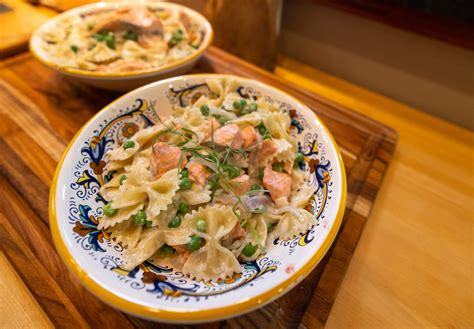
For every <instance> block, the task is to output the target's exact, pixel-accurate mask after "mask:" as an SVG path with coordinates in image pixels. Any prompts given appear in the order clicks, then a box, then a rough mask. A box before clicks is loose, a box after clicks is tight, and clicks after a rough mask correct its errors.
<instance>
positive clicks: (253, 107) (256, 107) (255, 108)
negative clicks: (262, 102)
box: [250, 103, 258, 112]
mask: <svg viewBox="0 0 474 329" xmlns="http://www.w3.org/2000/svg"><path fill="white" fill-rule="evenodd" d="M257 109H258V105H257V103H252V104H250V111H252V112H255V111H257Z"/></svg>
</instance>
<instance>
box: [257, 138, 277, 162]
mask: <svg viewBox="0 0 474 329" xmlns="http://www.w3.org/2000/svg"><path fill="white" fill-rule="evenodd" d="M276 150H277V147H276V145H275V143H273V141H272V140H270V139H266V140H264V141H263V142H262V146H261V147H260V150H259V152H258V163H259V164H262V163H265V162H266V161H267V160H268V159H269V158H270V157H271V156H272V155H273V154H275V152H276Z"/></svg>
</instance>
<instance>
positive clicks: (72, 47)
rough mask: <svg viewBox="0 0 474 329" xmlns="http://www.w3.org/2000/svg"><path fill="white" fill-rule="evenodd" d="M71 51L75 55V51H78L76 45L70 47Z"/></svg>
mask: <svg viewBox="0 0 474 329" xmlns="http://www.w3.org/2000/svg"><path fill="white" fill-rule="evenodd" d="M71 50H72V51H73V52H75V53H77V51H78V50H79V47H78V46H76V45H72V46H71Z"/></svg>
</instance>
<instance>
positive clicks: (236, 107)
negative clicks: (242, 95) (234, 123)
mask: <svg viewBox="0 0 474 329" xmlns="http://www.w3.org/2000/svg"><path fill="white" fill-rule="evenodd" d="M232 106H233V107H234V109H236V110H238V109H240V108H241V107H242V105H240V101H234V103H232Z"/></svg>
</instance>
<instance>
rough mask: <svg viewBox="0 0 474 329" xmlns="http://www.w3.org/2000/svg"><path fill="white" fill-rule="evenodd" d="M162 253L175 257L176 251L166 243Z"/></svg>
mask: <svg viewBox="0 0 474 329" xmlns="http://www.w3.org/2000/svg"><path fill="white" fill-rule="evenodd" d="M160 252H161V253H162V254H164V255H173V254H174V253H175V252H176V250H175V249H174V248H173V247H171V246H168V245H167V244H166V243H165V244H164V245H162V246H161V248H160Z"/></svg>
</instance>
